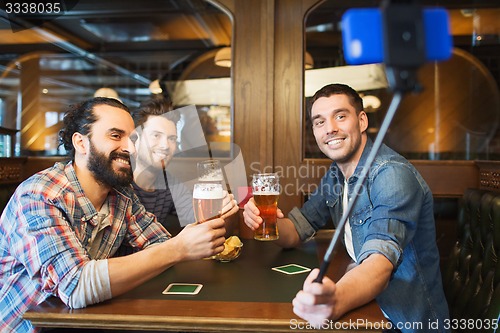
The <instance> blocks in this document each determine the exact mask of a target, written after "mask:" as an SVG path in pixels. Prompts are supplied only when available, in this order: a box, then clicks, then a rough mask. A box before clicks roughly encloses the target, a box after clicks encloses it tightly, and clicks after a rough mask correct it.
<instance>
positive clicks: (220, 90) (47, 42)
mask: <svg viewBox="0 0 500 333" xmlns="http://www.w3.org/2000/svg"><path fill="white" fill-rule="evenodd" d="M421 3H422V4H423V5H425V6H430V7H432V6H440V7H443V8H445V9H447V11H448V14H449V18H450V32H451V35H452V44H453V49H452V57H451V58H450V59H449V60H446V61H443V62H427V63H426V64H425V65H423V66H422V67H421V68H420V69H419V71H418V77H419V80H420V82H421V84H422V86H423V90H422V91H421V92H420V93H412V94H408V95H405V96H404V99H403V101H402V103H401V105H400V107H399V109H398V111H397V113H396V116H395V118H394V120H393V122H392V124H391V126H390V128H389V131H388V133H387V135H386V138H385V140H384V142H385V143H386V144H387V145H388V146H390V147H391V148H393V149H394V150H395V151H397V152H398V153H400V154H401V155H403V156H404V157H406V158H407V159H409V160H410V161H411V163H412V164H413V165H415V166H416V168H417V169H418V171H419V172H420V173H421V174H422V176H423V178H424V179H425V181H426V182H427V183H428V185H429V186H430V188H431V190H432V192H433V196H434V216H435V220H436V236H437V244H438V247H439V255H440V259H441V271H442V275H443V284H444V288H445V293H446V296H447V300H448V303H449V307H450V313H451V315H452V318H456V319H474V320H476V319H477V320H482V319H484V318H491V317H492V316H495V318H496V317H498V314H499V312H500V265H499V263H498V258H499V256H500V162H499V160H500V129H499V124H500V88H499V87H500V3H499V2H498V1H497V0H480V1H472V0H462V1H454V0H441V1H434V0H425V1H421ZM61 4H62V9H63V10H64V13H63V14H62V15H52V16H51V15H49V16H47V15H45V16H44V17H43V18H42V19H40V17H36V15H35V16H30V15H24V16H23V15H14V14H7V12H6V8H2V16H1V20H0V24H1V25H0V74H1V76H0V211H2V210H3V208H4V207H5V205H6V204H7V202H8V200H9V199H10V197H11V195H12V193H13V192H14V190H15V189H16V187H17V186H18V185H19V184H20V183H21V182H22V181H23V180H25V179H27V178H28V177H29V176H31V175H33V174H34V173H36V172H38V171H40V170H42V169H45V168H47V167H49V166H52V165H53V164H54V163H55V162H57V161H63V160H65V159H66V155H65V151H64V149H63V148H62V147H60V146H59V145H58V131H59V130H60V129H61V126H62V117H63V115H64V112H65V110H66V108H67V106H68V105H69V104H73V103H76V102H79V101H82V100H84V99H87V98H91V97H92V96H96V95H101V96H116V97H118V98H119V99H120V100H121V101H122V102H123V103H124V104H126V105H127V106H128V107H129V108H131V109H134V108H137V107H138V106H139V105H140V103H141V102H142V101H144V100H146V99H147V98H149V97H151V96H152V95H155V94H161V95H165V96H169V98H171V99H172V101H173V103H174V106H175V107H176V108H177V107H183V106H188V105H195V106H196V109H197V112H198V114H199V116H200V120H201V125H202V127H203V131H204V134H205V138H206V142H207V144H208V145H209V148H210V156H212V157H214V158H217V159H219V160H221V161H222V162H223V163H230V162H231V161H232V160H234V159H235V157H236V155H238V154H241V156H243V160H244V162H242V163H243V165H244V171H245V174H244V175H243V178H245V177H246V180H247V182H250V180H251V175H252V174H253V173H256V172H271V171H273V172H278V173H279V175H280V182H281V185H282V187H283V188H284V189H285V190H286V200H285V199H282V198H280V202H279V207H280V208H281V209H282V211H283V212H284V213H285V214H287V213H288V212H289V211H290V210H291V209H292V208H293V207H295V206H297V207H300V206H301V204H302V203H303V202H305V201H306V200H307V199H308V195H309V194H310V193H311V192H312V191H314V190H315V189H316V186H317V184H318V183H319V180H320V179H321V177H322V176H323V174H324V172H325V171H326V170H327V167H328V165H329V164H330V163H331V161H330V160H329V159H327V158H326V157H325V156H324V155H323V154H322V153H321V151H320V150H319V149H318V147H317V145H316V143H315V140H314V137H313V134H312V128H311V122H310V119H308V117H307V116H306V114H307V113H308V110H307V108H308V103H307V102H308V100H309V99H310V97H311V96H312V94H313V93H314V92H315V91H316V90H318V89H319V88H321V87H322V86H323V85H325V84H327V83H333V82H340V83H346V84H348V85H350V86H352V87H353V88H354V89H356V90H357V91H358V92H359V93H360V94H361V95H362V97H363V101H364V106H365V110H366V112H367V115H368V119H369V128H368V130H367V131H368V134H369V136H370V137H372V138H374V137H375V136H376V134H377V133H378V131H379V127H380V125H381V123H382V121H383V119H384V116H385V114H386V112H387V108H388V106H389V103H390V100H391V97H392V93H391V92H390V90H389V89H388V83H387V80H386V78H385V73H384V68H383V66H382V65H381V64H370V65H361V66H349V65H347V63H346V61H345V57H344V54H343V45H342V39H341V33H342V26H341V24H340V20H341V18H342V15H343V13H344V12H345V11H346V10H347V9H349V8H362V7H376V6H379V4H380V1H377V0H352V1H340V0H190V1H182V0H142V1H132V0H120V1H117V0H109V1H100V0H79V1H77V0H75V1H69V0H67V1H63V2H61ZM179 132H180V135H179V136H180V138H179V140H180V145H181V146H182V140H183V135H182V133H183V132H182V129H180V130H179ZM204 158H206V156H202V155H200V156H188V157H186V156H182V154H180V155H179V156H176V157H175V158H174V159H173V161H172V166H171V167H172V168H176V169H178V170H185V169H188V168H191V167H192V166H193V165H196V162H197V161H200V160H202V159H204ZM233 193H235V194H237V190H236V189H233ZM239 199H241V198H239ZM238 217H239V218H240V219H241V214H240V215H239V216H238ZM239 222H240V221H235V223H234V230H231V232H232V233H234V234H235V235H240V237H241V238H242V239H245V236H246V234H248V230H246V229H245V228H246V227H245V226H244V225H243V224H242V223H239ZM327 231H328V230H326V232H327ZM0 237H2V236H1V235H0ZM244 251H245V247H244V248H243V253H244ZM237 260H239V259H237ZM235 262H236V261H235ZM228 265H230V264H228ZM110 316H112V314H110ZM66 325H70V324H68V323H66ZM56 327H57V326H56ZM62 327H71V326H62ZM81 327H85V326H81ZM153 327H155V326H153ZM158 327H159V326H158ZM158 327H156V328H158ZM117 328H119V327H118V326H117V327H114V329H117ZM134 328H135V329H137V330H140V329H149V328H147V327H141V326H140V325H138V326H136V327H134ZM184 328H185V327H184ZM259 329H264V328H263V326H259ZM68 330H69V328H68ZM192 330H193V331H203V330H204V329H203V328H200V327H193V328H192ZM206 330H207V331H215V330H216V329H215V328H213V327H212V328H211V329H210V328H208V329H206ZM0 331H1V329H0ZM457 331H460V329H458V330H457ZM484 331H493V330H491V329H489V330H484Z"/></svg>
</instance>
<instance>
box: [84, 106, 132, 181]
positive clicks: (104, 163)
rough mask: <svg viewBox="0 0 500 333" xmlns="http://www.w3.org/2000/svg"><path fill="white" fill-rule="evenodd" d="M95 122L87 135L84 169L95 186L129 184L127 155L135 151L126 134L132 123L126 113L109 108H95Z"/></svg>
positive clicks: (128, 157)
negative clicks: (94, 180)
mask: <svg viewBox="0 0 500 333" xmlns="http://www.w3.org/2000/svg"><path fill="white" fill-rule="evenodd" d="M94 113H95V114H96V115H97V117H98V119H97V121H96V122H95V123H93V124H92V129H91V132H90V134H89V135H88V136H87V139H88V145H87V147H88V148H87V154H86V156H87V168H88V169H89V171H90V172H91V173H92V175H93V177H94V178H95V179H96V181H97V182H98V183H101V184H103V185H106V186H110V187H115V186H126V185H129V184H130V183H131V182H132V168H131V166H130V154H131V153H134V152H135V148H134V145H133V143H132V141H131V140H130V135H131V133H132V132H133V131H134V122H133V120H132V117H131V116H130V114H129V113H128V112H126V111H125V110H122V109H120V108H116V107H113V106H109V105H97V106H96V107H94Z"/></svg>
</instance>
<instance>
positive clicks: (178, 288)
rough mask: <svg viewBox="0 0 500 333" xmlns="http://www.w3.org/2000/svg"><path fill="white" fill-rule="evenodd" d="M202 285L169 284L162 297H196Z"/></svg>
mask: <svg viewBox="0 0 500 333" xmlns="http://www.w3.org/2000/svg"><path fill="white" fill-rule="evenodd" d="M201 287H203V285H202V284H198V283H171V284H169V285H168V287H167V288H165V290H163V292H162V294H164V295H196V294H198V293H199V292H200V290H201Z"/></svg>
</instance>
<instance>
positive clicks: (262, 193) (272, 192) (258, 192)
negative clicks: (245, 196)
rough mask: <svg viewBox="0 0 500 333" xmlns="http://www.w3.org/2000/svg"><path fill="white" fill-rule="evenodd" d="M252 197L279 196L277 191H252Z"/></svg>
mask: <svg viewBox="0 0 500 333" xmlns="http://www.w3.org/2000/svg"><path fill="white" fill-rule="evenodd" d="M253 194H254V195H279V194H280V192H279V191H253Z"/></svg>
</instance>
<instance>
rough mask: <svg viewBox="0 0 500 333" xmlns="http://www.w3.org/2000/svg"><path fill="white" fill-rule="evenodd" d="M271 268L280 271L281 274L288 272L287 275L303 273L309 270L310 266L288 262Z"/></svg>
mask: <svg viewBox="0 0 500 333" xmlns="http://www.w3.org/2000/svg"><path fill="white" fill-rule="evenodd" d="M271 269H272V270H274V271H277V272H280V273H283V274H289V275H291V274H300V273H305V272H309V271H310V270H311V269H310V268H307V267H304V266H300V265H297V264H288V265H284V266H278V267H273V268H271Z"/></svg>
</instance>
